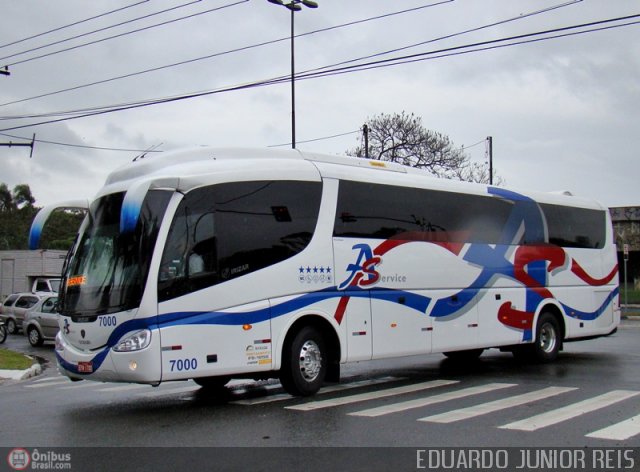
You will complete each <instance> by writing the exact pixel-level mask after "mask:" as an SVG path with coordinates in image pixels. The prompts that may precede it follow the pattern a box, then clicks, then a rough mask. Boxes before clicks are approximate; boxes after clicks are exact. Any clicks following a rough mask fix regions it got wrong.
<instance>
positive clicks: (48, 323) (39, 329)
mask: <svg viewBox="0 0 640 472" xmlns="http://www.w3.org/2000/svg"><path fill="white" fill-rule="evenodd" d="M57 301H58V297H57V296H52V297H46V298H42V299H41V300H40V301H38V303H36V304H35V305H34V306H33V307H31V308H30V309H29V310H27V312H26V313H25V317H24V322H23V324H22V332H23V333H24V334H25V335H26V336H27V339H29V343H30V344H31V345H32V346H42V343H44V342H45V341H54V340H55V338H56V334H58V329H59V328H58V313H57V312H56V302H57Z"/></svg>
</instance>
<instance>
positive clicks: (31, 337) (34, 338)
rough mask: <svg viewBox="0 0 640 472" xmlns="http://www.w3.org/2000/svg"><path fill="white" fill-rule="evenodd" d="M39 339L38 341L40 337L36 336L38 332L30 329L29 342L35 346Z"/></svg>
mask: <svg viewBox="0 0 640 472" xmlns="http://www.w3.org/2000/svg"><path fill="white" fill-rule="evenodd" d="M39 339H40V335H39V334H38V332H37V331H36V330H35V329H32V330H31V331H29V340H30V341H31V342H32V343H33V344H36V343H37V342H38V340H39Z"/></svg>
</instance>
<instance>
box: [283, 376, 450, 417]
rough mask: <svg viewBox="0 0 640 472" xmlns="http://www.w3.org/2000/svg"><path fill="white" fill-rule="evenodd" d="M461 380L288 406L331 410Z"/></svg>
mask: <svg viewBox="0 0 640 472" xmlns="http://www.w3.org/2000/svg"><path fill="white" fill-rule="evenodd" d="M459 382H460V381H459V380H432V381H430V382H422V383H417V384H411V385H404V386H402V387H394V388H388V389H385V390H378V391H376V392H368V393H360V394H358V395H349V396H346V397H338V398H331V399H328V400H320V401H316V402H308V403H303V404H301V405H292V406H286V407H285V408H287V409H289V410H299V411H311V410H318V409H320V408H330V407H334V406H340V405H348V404H350V403H356V402H362V401H367V400H375V399H377V398H385V397H391V396H393V395H401V394H403V393H412V392H418V391H420V390H427V389H430V388H436V387H442V386H445V385H452V384H456V383H459Z"/></svg>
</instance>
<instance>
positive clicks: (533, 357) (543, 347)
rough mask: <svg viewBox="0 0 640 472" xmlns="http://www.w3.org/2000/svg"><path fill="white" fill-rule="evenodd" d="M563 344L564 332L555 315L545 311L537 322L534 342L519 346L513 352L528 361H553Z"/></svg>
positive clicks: (518, 357)
mask: <svg viewBox="0 0 640 472" xmlns="http://www.w3.org/2000/svg"><path fill="white" fill-rule="evenodd" d="M561 346H562V332H561V331H560V325H559V324H558V320H557V319H556V317H555V316H553V315H552V314H551V313H549V312H543V313H541V314H540V316H539V317H538V323H537V324H536V339H535V341H534V342H533V343H532V344H526V345H523V346H517V347H516V349H514V351H513V354H514V356H516V358H517V359H520V360H523V361H526V362H541V363H547V362H553V361H555V360H556V359H557V358H558V353H559V352H560V347H561Z"/></svg>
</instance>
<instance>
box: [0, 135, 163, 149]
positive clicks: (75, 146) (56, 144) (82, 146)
mask: <svg viewBox="0 0 640 472" xmlns="http://www.w3.org/2000/svg"><path fill="white" fill-rule="evenodd" d="M0 135H1V136H6V137H8V138H13V139H22V140H25V141H27V140H29V138H25V137H24V136H15V135H12V134H6V133H0ZM34 143H40V144H51V145H55V146H64V147H73V148H81V149H94V150H98V151H122V152H147V153H148V152H162V151H157V150H155V149H151V150H150V149H129V148H114V147H106V146H88V145H85V144H72V143H61V142H59V141H48V140H46V139H36V136H35V134H34V135H33V138H31V144H23V143H20V144H15V143H13V146H31V152H32V153H33V144H34Z"/></svg>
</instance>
